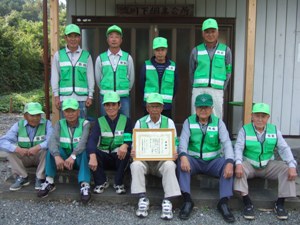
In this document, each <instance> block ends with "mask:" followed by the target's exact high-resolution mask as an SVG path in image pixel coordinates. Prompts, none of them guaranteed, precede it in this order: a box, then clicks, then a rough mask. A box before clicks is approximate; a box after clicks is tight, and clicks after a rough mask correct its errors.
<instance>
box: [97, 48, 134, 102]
mask: <svg viewBox="0 0 300 225" xmlns="http://www.w3.org/2000/svg"><path fill="white" fill-rule="evenodd" d="M128 57H129V54H128V53H127V52H124V51H122V56H121V58H120V60H119V62H118V65H117V69H116V71H115V72H114V70H113V67H112V65H111V63H110V61H109V57H108V55H107V52H103V53H102V54H100V58H101V62H102V74H103V77H102V80H101V81H100V94H101V95H104V94H105V93H107V92H109V91H115V92H117V93H118V94H119V95H120V97H126V96H129V88H130V80H129V79H128Z"/></svg>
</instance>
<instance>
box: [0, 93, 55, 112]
mask: <svg viewBox="0 0 300 225" xmlns="http://www.w3.org/2000/svg"><path fill="white" fill-rule="evenodd" d="M50 100H51V96H50ZM10 101H11V102H12V112H15V113H20V112H22V111H23V109H24V105H25V104H26V103H28V102H39V103H40V104H41V105H42V106H43V109H44V110H45V92H44V90H43V89H35V90H32V91H30V92H26V93H11V94H9V95H3V96H0V112H4V113H7V112H9V110H10ZM50 105H51V102H50Z"/></svg>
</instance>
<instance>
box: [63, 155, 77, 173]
mask: <svg viewBox="0 0 300 225" xmlns="http://www.w3.org/2000/svg"><path fill="white" fill-rule="evenodd" d="M74 162H75V160H74V159H72V157H71V156H69V158H67V159H66V160H65V162H64V167H65V168H66V169H68V170H72V169H73V165H74Z"/></svg>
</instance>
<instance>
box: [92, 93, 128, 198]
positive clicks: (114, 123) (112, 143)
mask: <svg viewBox="0 0 300 225" xmlns="http://www.w3.org/2000/svg"><path fill="white" fill-rule="evenodd" d="M102 104H103V105H104V109H105V112H106V115H105V116H101V117H100V118H98V120H97V121H96V123H95V125H94V126H93V129H92V131H91V135H90V136H89V139H88V143H87V151H88V154H89V158H90V160H89V166H90V168H91V170H92V172H93V176H94V182H95V188H94V193H96V194H101V193H103V191H104V189H105V188H108V186H109V182H108V179H107V177H106V174H105V171H104V170H105V169H114V170H116V175H115V183H114V188H115V190H116V193H117V194H124V193H126V190H125V187H124V183H123V178H124V173H125V170H126V169H127V167H128V164H129V157H130V149H131V143H132V142H131V136H132V125H131V122H130V120H129V119H128V118H127V117H126V116H124V115H123V114H120V113H119V110H120V108H121V103H120V96H119V95H118V94H117V93H116V92H113V91H111V92H107V93H105V94H104V98H103V103H102Z"/></svg>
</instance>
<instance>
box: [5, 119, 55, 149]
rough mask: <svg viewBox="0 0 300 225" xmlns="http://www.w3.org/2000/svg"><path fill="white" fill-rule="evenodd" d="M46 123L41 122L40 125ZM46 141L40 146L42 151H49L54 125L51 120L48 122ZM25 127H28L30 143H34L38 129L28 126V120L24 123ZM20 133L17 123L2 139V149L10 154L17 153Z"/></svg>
mask: <svg viewBox="0 0 300 225" xmlns="http://www.w3.org/2000/svg"><path fill="white" fill-rule="evenodd" d="M43 123H44V121H43V120H41V121H40V124H43ZM46 123H47V124H46V139H45V141H43V142H41V143H40V144H39V145H40V147H41V149H42V150H47V145H48V142H49V139H50V136H51V134H52V125H51V122H50V121H49V120H46ZM24 126H25V127H26V131H27V134H28V137H29V139H30V141H33V139H34V137H35V134H36V131H37V127H32V126H30V125H29V124H28V122H27V120H25V122H24ZM18 131H19V123H18V122H16V123H15V124H14V125H13V126H12V127H11V128H10V129H9V130H8V131H7V133H6V134H5V135H3V136H2V137H0V148H1V149H4V150H5V151H8V152H15V151H16V148H17V147H18Z"/></svg>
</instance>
